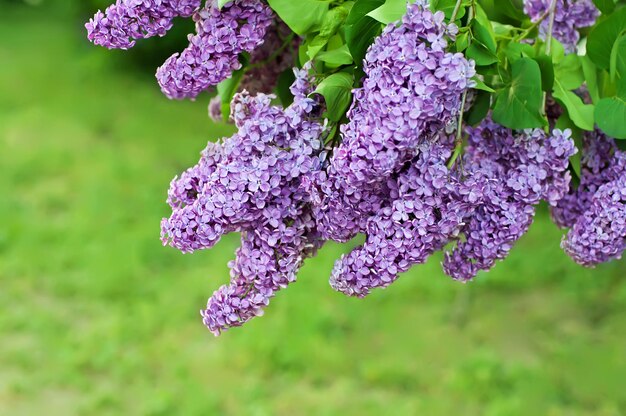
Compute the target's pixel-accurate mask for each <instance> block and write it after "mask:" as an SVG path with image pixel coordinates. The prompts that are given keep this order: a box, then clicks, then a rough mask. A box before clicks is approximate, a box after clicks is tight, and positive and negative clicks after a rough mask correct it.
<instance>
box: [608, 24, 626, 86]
mask: <svg viewBox="0 0 626 416" xmlns="http://www.w3.org/2000/svg"><path fill="white" fill-rule="evenodd" d="M609 73H610V74H611V80H612V81H615V80H616V79H618V78H619V79H624V78H626V34H624V35H621V36H620V37H618V38H617V40H616V41H615V44H614V45H613V48H612V49H611V60H610V69H609Z"/></svg>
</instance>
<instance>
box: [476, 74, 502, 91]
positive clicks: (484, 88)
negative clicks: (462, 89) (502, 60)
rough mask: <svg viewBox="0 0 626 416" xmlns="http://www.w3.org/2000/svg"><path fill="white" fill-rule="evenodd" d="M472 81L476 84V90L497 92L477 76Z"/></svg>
mask: <svg viewBox="0 0 626 416" xmlns="http://www.w3.org/2000/svg"><path fill="white" fill-rule="evenodd" d="M472 80H473V81H474V82H475V83H476V85H475V86H474V89H475V90H481V91H486V92H492V93H493V92H496V90H494V89H493V88H491V87H490V86H488V85H487V84H485V83H484V82H483V80H481V79H480V78H478V77H477V76H475V77H474V78H472Z"/></svg>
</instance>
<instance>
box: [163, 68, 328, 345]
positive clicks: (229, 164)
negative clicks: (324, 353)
mask: <svg viewBox="0 0 626 416" xmlns="http://www.w3.org/2000/svg"><path fill="white" fill-rule="evenodd" d="M306 73H307V70H304V71H302V72H300V73H299V74H298V77H304V76H306ZM306 86H308V83H307V82H304V81H302V80H299V81H298V82H296V84H294V95H296V96H297V97H300V98H298V99H296V101H295V102H294V104H293V105H292V106H290V107H289V108H287V109H282V108H280V107H277V106H272V105H271V100H272V99H273V98H274V97H272V96H268V95H264V94H259V95H257V96H256V97H252V96H250V95H249V94H248V93H241V94H238V95H237V96H236V97H235V99H234V101H233V119H234V120H235V123H236V125H237V127H238V132H237V134H235V135H234V136H232V137H231V138H229V139H225V140H223V141H222V142H221V143H218V144H212V143H210V144H209V145H208V147H207V148H206V149H205V151H204V152H203V154H202V158H201V160H200V162H199V163H198V165H196V166H194V167H193V168H191V169H189V170H188V171H187V172H185V173H184V174H183V175H182V176H181V177H180V178H175V179H174V181H173V182H172V185H171V188H170V193H169V197H168V202H169V204H170V205H171V207H172V208H173V214H172V216H171V217H170V218H169V219H164V220H163V222H162V239H163V242H164V244H169V245H171V246H173V247H176V248H178V249H180V250H181V251H183V252H186V253H189V252H193V251H196V250H200V249H205V248H209V247H212V246H213V245H215V244H216V243H217V241H218V240H219V239H220V237H221V236H222V235H224V234H226V233H230V232H240V233H241V234H242V245H241V248H240V249H239V250H238V251H237V258H236V260H235V261H234V262H232V263H231V264H230V267H231V283H230V285H225V286H223V287H221V288H220V289H219V290H218V291H216V292H215V293H214V295H213V296H212V297H211V299H209V301H208V305H207V308H206V310H204V311H203V312H202V315H203V318H204V323H205V324H206V325H207V327H208V328H209V329H210V330H211V331H212V332H213V333H215V334H219V333H220V332H221V331H223V330H225V329H227V328H229V327H233V326H239V325H242V324H243V323H245V322H247V321H248V320H250V319H251V318H253V317H254V316H257V315H259V314H261V313H262V310H263V308H264V307H265V306H266V305H267V304H268V302H269V300H270V298H271V297H273V296H274V294H275V293H276V292H277V291H278V290H280V289H281V288H284V287H286V286H287V285H288V284H289V283H290V282H293V281H294V280H295V278H296V272H297V270H298V268H299V267H300V265H301V263H302V260H303V259H304V258H306V257H308V256H310V255H312V254H313V253H314V251H315V250H316V249H317V248H318V247H319V245H320V244H321V240H320V239H319V236H318V234H317V231H316V224H315V221H314V218H313V216H312V213H311V210H310V204H309V199H310V197H309V194H308V193H307V192H305V190H304V189H305V186H304V185H303V183H304V182H305V178H307V176H308V175H310V174H311V173H312V172H314V171H316V170H318V169H319V167H320V162H319V157H318V155H319V153H320V150H321V143H320V140H319V138H320V136H321V135H322V132H323V130H324V127H323V125H322V124H320V123H318V122H317V121H315V119H314V118H312V115H314V114H315V109H316V102H315V101H314V100H312V99H309V98H306V96H307V94H308V93H310V91H306V90H298V88H300V87H306Z"/></svg>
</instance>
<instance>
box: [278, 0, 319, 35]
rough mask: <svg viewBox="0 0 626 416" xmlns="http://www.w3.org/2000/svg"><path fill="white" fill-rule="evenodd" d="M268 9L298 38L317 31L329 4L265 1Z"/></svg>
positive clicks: (314, 0)
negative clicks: (272, 10) (268, 6)
mask: <svg viewBox="0 0 626 416" xmlns="http://www.w3.org/2000/svg"><path fill="white" fill-rule="evenodd" d="M267 2H268V3H269V5H270V7H271V8H272V9H274V11H275V12H276V14H277V15H278V16H279V17H280V18H281V19H282V20H283V21H284V22H285V23H286V24H287V26H289V28H290V29H291V30H293V31H294V32H295V33H297V34H298V35H300V36H304V35H305V34H307V32H309V31H312V30H313V29H319V28H320V27H321V26H322V24H323V22H324V18H325V17H326V13H328V8H329V5H330V3H329V2H327V1H322V0H298V1H294V0H267Z"/></svg>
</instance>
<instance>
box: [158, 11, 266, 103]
mask: <svg viewBox="0 0 626 416" xmlns="http://www.w3.org/2000/svg"><path fill="white" fill-rule="evenodd" d="M193 17H194V20H195V22H196V34H195V35H193V36H189V46H188V47H187V49H185V50H184V51H183V52H181V53H180V54H174V55H173V56H171V57H170V58H168V59H167V61H165V63H164V64H163V65H162V66H161V67H160V68H159V69H158V70H157V80H158V81H159V85H161V90H162V91H163V93H164V94H165V95H166V96H168V97H169V98H176V99H181V98H195V97H196V96H197V95H198V94H200V93H201V92H202V91H204V90H206V89H207V88H209V87H211V86H213V85H217V84H218V83H220V82H221V81H223V80H225V79H226V78H228V77H229V76H230V75H231V74H232V72H233V71H235V70H238V69H239V68H241V63H240V62H239V54H241V53H242V52H250V51H253V50H254V49H256V48H257V47H258V46H259V45H261V44H262V43H263V38H264V36H265V32H266V31H267V28H268V27H269V26H270V25H271V23H272V21H273V18H274V15H273V13H272V10H271V9H270V8H269V7H268V6H267V5H265V4H264V3H263V2H261V1H259V0H236V1H233V2H231V3H228V4H226V5H225V6H224V7H223V8H222V9H221V10H220V9H218V8H217V5H215V4H211V5H210V6H208V7H207V8H204V9H202V10H200V11H199V12H197V13H196V14H194V16H193Z"/></svg>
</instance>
